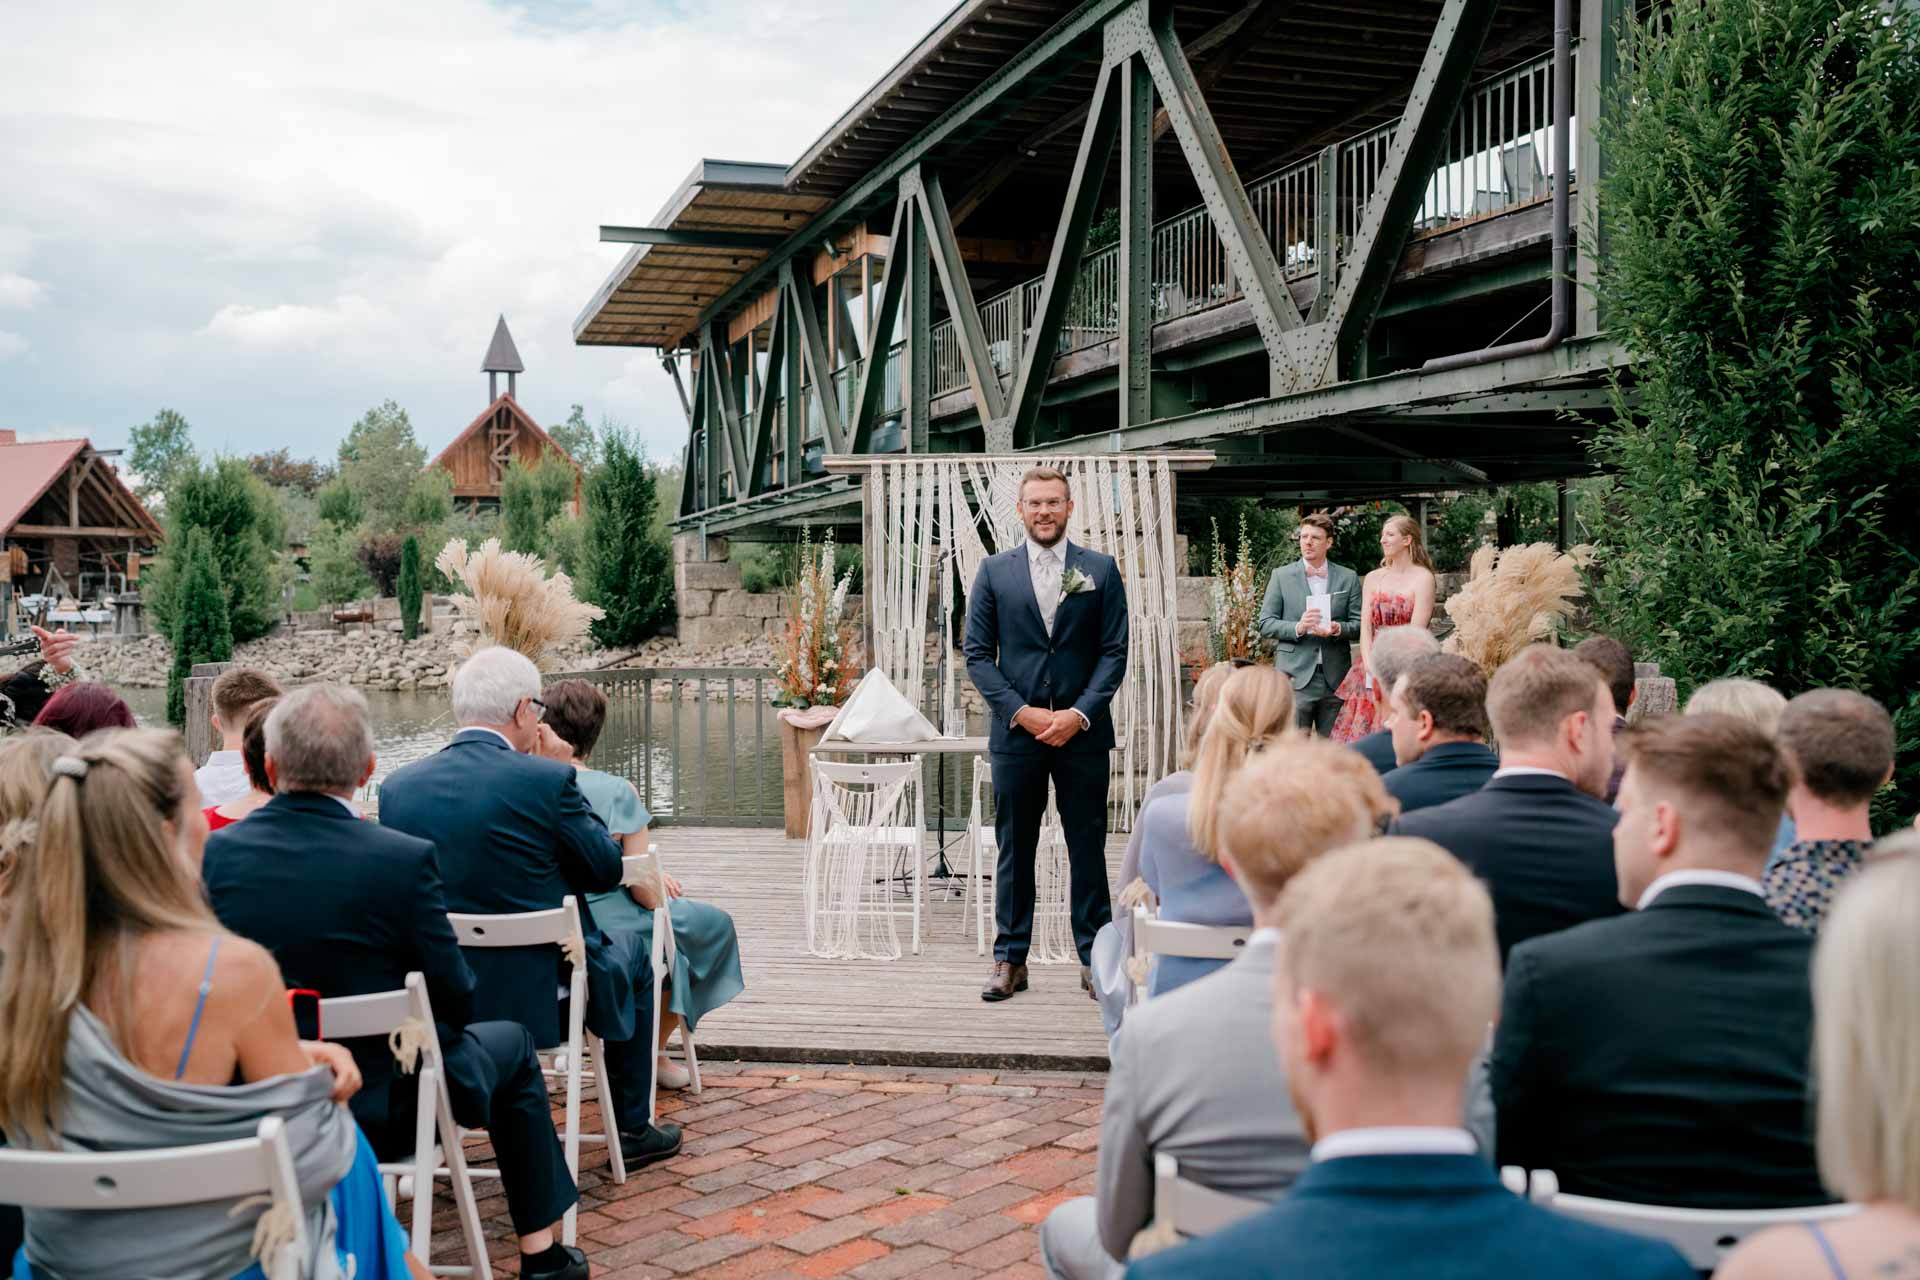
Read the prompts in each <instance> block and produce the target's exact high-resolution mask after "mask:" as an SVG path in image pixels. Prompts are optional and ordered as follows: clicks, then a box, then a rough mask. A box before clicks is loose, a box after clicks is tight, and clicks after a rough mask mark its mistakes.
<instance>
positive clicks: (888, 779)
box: [813, 758, 920, 787]
mask: <svg viewBox="0 0 1920 1280" xmlns="http://www.w3.org/2000/svg"><path fill="white" fill-rule="evenodd" d="M813 771H814V773H815V774H816V775H817V776H819V777H821V778H824V779H826V780H827V781H828V782H833V783H838V784H839V785H841V786H843V787H857V786H866V787H887V786H892V785H893V784H894V783H896V782H905V781H910V780H912V779H913V778H916V777H918V776H919V774H920V762H919V761H917V760H902V761H900V762H898V763H896V764H848V763H844V762H841V761H835V760H821V759H818V758H816V759H815V760H814V762H813Z"/></svg>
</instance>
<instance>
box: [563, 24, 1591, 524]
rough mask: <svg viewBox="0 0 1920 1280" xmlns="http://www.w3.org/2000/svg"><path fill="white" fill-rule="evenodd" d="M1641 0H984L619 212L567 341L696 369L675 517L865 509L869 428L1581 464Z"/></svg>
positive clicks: (1579, 469) (1423, 479)
mask: <svg viewBox="0 0 1920 1280" xmlns="http://www.w3.org/2000/svg"><path fill="white" fill-rule="evenodd" d="M1616 4H1617V0H1584V3H1583V4H1581V5H1580V6H1578V9H1577V10H1576V9H1575V8H1574V6H1571V5H1567V6H1565V7H1564V8H1563V10H1562V13H1563V16H1571V15H1573V14H1575V13H1577V23H1578V30H1579V34H1580V36H1581V39H1580V40H1579V41H1577V42H1573V41H1569V42H1568V43H1567V46H1566V47H1563V48H1562V49H1561V50H1559V56H1558V57H1556V56H1555V49H1554V40H1553V34H1554V31H1553V28H1554V19H1553V17H1552V16H1551V14H1550V13H1549V9H1550V8H1551V6H1545V5H1540V4H1537V3H1500V2H1499V0H1369V3H1368V4H1367V5H1364V6H1361V7H1359V8H1355V7H1354V6H1352V5H1350V4H1318V3H1307V2H1306V0H1248V2H1247V3H1244V4H1227V3H1216V4H1212V5H1207V4H1185V3H1179V4H1164V5H1163V4H1160V3H1147V2H1146V0H1083V3H1081V4H1079V5H1077V6H1070V5H1067V4H1064V3H1053V2H1050V0H972V2H971V3H967V4H963V5H962V6H961V7H960V8H958V9H956V10H955V11H954V14H953V15H950V16H949V18H948V20H947V21H946V22H945V23H943V24H942V27H941V28H940V29H938V30H936V31H935V32H934V33H932V34H930V35H929V37H928V38H927V40H926V41H923V42H922V44H921V46H920V47H919V48H917V49H916V51H915V52H914V54H912V55H910V56H909V57H908V58H907V59H904V60H903V61H902V63H901V64H900V65H899V66H898V67H896V68H895V70H894V71H893V72H892V73H890V74H889V77H888V79H887V80H884V81H883V82H882V83H881V84H880V85H878V86H876V87H875V89H874V90H873V91H872V92H871V93H869V94H868V95H867V97H866V98H865V99H864V100H863V102H862V103H861V104H860V105H859V106H857V107H856V108H855V109H854V111H852V112H850V113H849V115H848V116H847V117H845V118H843V120H842V121H841V122H840V123H839V124H838V125H837V126H836V128H835V129H834V130H833V131H830V132H829V134H828V135H826V136H825V137H823V139H822V140H821V142H820V143H818V144H816V146H815V147H814V148H812V149H810V151H809V152H808V154H807V155H806V156H803V157H802V159H801V161H800V162H798V163H796V164H795V165H794V166H791V167H789V168H787V169H785V170H784V171H781V170H778V169H776V168H775V167H774V166H737V165H736V166H724V168H725V169H726V172H725V173H724V174H722V173H719V172H718V171H717V168H716V169H715V170H714V171H713V172H711V173H710V175H709V178H708V180H702V175H701V174H696V178H695V179H694V180H690V183H689V185H688V187H686V188H683V190H682V191H681V192H680V193H678V194H677V195H676V196H675V198H674V200H673V201H672V202H670V204H669V207H668V208H667V209H665V210H663V211H662V215H661V217H660V218H659V219H657V220H656V221H658V222H660V223H661V224H662V225H661V226H658V227H651V228H607V229H605V238H608V239H614V240H624V241H628V242H632V243H635V244H636V246H637V247H636V248H635V249H634V250H633V251H632V252H630V253H629V254H628V256H627V258H626V260H625V261H623V263H622V264H621V267H620V269H619V270H618V271H616V272H615V273H614V276H613V277H612V278H611V279H610V280H609V281H608V283H607V285H606V286H605V287H604V288H603V289H602V290H601V292H600V295H599V296H598V297H597V298H596V299H595V301H594V302H593V304H591V305H590V306H589V307H588V309H587V311H586V312H585V313H584V314H583V315H582V316H581V319H580V321H579V322H578V324H577V325H576V339H577V340H578V341H580V342H582V343H604V344H609V345H645V346H654V347H657V348H659V349H660V350H661V351H662V353H663V357H664V358H665V360H666V362H667V364H668V367H669V368H670V369H671V370H672V372H673V375H674V377H675V378H676V379H677V380H678V379H680V378H681V377H682V371H683V370H684V371H685V373H686V375H687V381H685V382H683V383H682V386H683V393H682V394H683V403H684V404H685V405H686V408H687V411H688V421H689V443H688V447H687V452H686V456H685V461H686V465H687V477H688V478H687V483H686V485H685V488H684V491H683V494H682V501H681V505H680V509H679V513H678V514H679V521H678V524H679V527H681V528H683V529H689V530H692V529H698V530H704V531H706V532H709V533H713V534H727V535H729V536H732V537H735V538H747V539H755V538H781V537H785V536H791V535H792V533H793V532H794V531H795V530H797V529H798V528H800V527H803V526H818V525H822V524H834V525H845V526H848V527H849V528H851V527H853V526H855V525H857V521H858V509H859V494H858V491H857V490H856V489H855V488H853V487H852V482H851V481H850V480H849V479H847V478H846V477H843V476H837V475H829V474H827V472H826V469H825V467H824V465H823V459H824V458H825V457H826V456H829V455H836V454H848V453H852V454H861V453H894V452H900V451H906V452H917V451H935V452H944V451H965V452H980V451H990V452H1002V451H1007V450H1026V451H1033V452H1035V453H1036V454H1039V453H1045V452H1049V451H1061V452H1066V451H1072V452H1089V451H1099V450H1106V449H1131V448H1156V449H1165V448H1196V447H1199V448H1209V449H1212V450H1213V451H1215V453H1216V454H1217V455H1218V458H1219V463H1218V465H1217V466H1216V467H1214V468H1213V469H1212V470H1211V471H1208V472H1204V473H1198V474H1192V475H1188V476H1185V477H1183V479H1182V484H1181V493H1180V496H1181V505H1182V508H1183V510H1184V511H1187V512H1189V513H1194V514H1198V513H1199V512H1201V511H1203V510H1204V506H1205V503H1206V502H1207V500H1208V499H1210V498H1220V497H1256V498H1261V499H1266V500H1271V501H1275V502H1286V503H1292V502H1310V503H1329V504H1337V503H1342V502H1349V501H1359V500H1365V499H1371V498H1379V497H1398V498H1413V497H1418V496H1422V495H1429V494H1433V493H1439V492H1445V491H1452V490H1459V489H1466V488H1477V487H1485V486H1489V485H1497V484H1505V483H1513V482H1518V481H1525V480H1537V479H1556V478H1566V477H1570V476H1575V475H1580V474H1584V473H1586V472H1587V471H1588V470H1589V466H1590V464H1589V462H1588V459H1587V450H1586V444H1587V440H1588V438H1589V436H1590V434H1591V432H1592V430H1593V429H1594V426H1595V425H1596V424H1598V423H1601V422H1604V421H1605V420H1606V419H1607V417H1608V416H1610V414H1611V412H1612V403H1613V398H1612V394H1611V392H1610V391H1609V388H1608V384H1609V379H1610V376H1611V374H1612V371H1613V370H1614V369H1615V368H1616V367H1617V366H1618V365H1619V363H1620V353H1619V351H1618V350H1617V348H1615V347H1614V346H1613V345H1612V344H1610V343H1609V342H1607V340H1606V339H1605V337H1604V336H1603V335H1601V334H1600V333H1599V316H1598V314H1597V312H1596V309H1595V305H1594V303H1593V300H1592V293H1591V285H1592V282H1593V278H1594V274H1595V271H1594V261H1593V258H1594V256H1595V254H1594V252H1593V249H1592V246H1591V244H1587V245H1579V244H1574V243H1572V238H1571V237H1570V236H1568V235H1567V234H1566V233H1565V229H1566V228H1567V227H1580V226H1589V227H1590V226H1594V225H1598V219H1597V216H1596V214H1597V200H1596V198H1595V193H1594V190H1593V188H1594V187H1595V186H1596V185H1597V184H1594V183H1592V182H1588V183H1586V184H1584V185H1583V184H1582V183H1581V182H1580V179H1581V178H1582V177H1586V176H1590V175H1593V174H1596V173H1598V171H1599V151H1598V147H1597V143H1596V142H1595V140H1594V138H1593V131H1592V130H1591V128H1590V127H1588V126H1589V124H1590V122H1591V121H1593V120H1594V119H1595V118H1596V117H1597V115H1598V114H1599V104H1600V102H1601V101H1602V78H1603V76H1604V74H1605V73H1606V71H1607V67H1606V61H1607V59H1606V57H1605V54H1606V52H1607V51H1606V49H1605V48H1604V42H1605V40H1606V32H1607V30H1608V29H1609V28H1608V26H1607V24H1608V23H1609V22H1610V21H1611V19H1612V17H1613V16H1614V15H1615V14H1617V9H1616V8H1615V5H1616ZM1014 32H1018V33H1022V34H1021V35H1020V38H1019V39H1018V40H1014V39H1012V38H1011V36H1010V35H1009V34H1008V33H1014ZM1003 38H1005V39H1006V40H1007V43H1006V44H1005V46H1004V48H1002V47H1001V46H1000V45H999V44H996V41H1000V40H1002V39H1003ZM1556 88H1559V89H1560V90H1561V92H1560V93H1559V94H1558V95H1556V92H1555V90H1556ZM1556 128H1559V129H1562V130H1565V132H1566V135H1567V138H1568V139H1569V141H1568V142H1567V143H1566V144H1564V145H1565V149H1564V150H1558V149H1556V147H1555V146H1554V145H1553V144H1554V135H1555V130H1556ZM1234 158H1238V159H1240V160H1241V161H1242V162H1243V163H1246V162H1248V161H1251V162H1252V163H1251V164H1250V166H1249V168H1250V170H1251V171H1252V172H1255V173H1258V174H1259V175H1260V176H1258V177H1256V178H1254V179H1252V180H1249V181H1243V180H1242V179H1241V178H1240V176H1239V173H1238V171H1237V170H1236V168H1235V164H1234ZM710 165H711V162H710ZM1556 183H1559V184H1562V193H1561V194H1562V197H1563V200H1564V202H1565V203H1564V205H1563V207H1564V208H1565V210H1566V212H1565V213H1564V215H1562V217H1564V222H1563V223H1562V227H1561V230H1562V234H1561V237H1560V238H1561V243H1562V245H1563V249H1562V254H1563V256H1562V257H1561V258H1560V259H1559V261H1562V262H1564V263H1565V264H1566V265H1565V270H1564V272H1563V273H1562V274H1561V276H1560V278H1561V279H1562V280H1564V281H1565V282H1566V285H1565V290H1566V291H1565V293H1563V294H1562V296H1561V297H1560V298H1558V299H1555V298H1554V296H1553V295H1554V292H1555V270H1554V267H1555V262H1556V259H1555V256H1554V244H1555V239H1556V212H1555V202H1554V200H1553V198H1552V197H1553V195H1554V188H1555V185H1556ZM1165 209H1178V210H1183V211H1182V212H1179V213H1175V214H1173V215H1172V216H1162V217H1158V218H1156V216H1155V215H1156V212H1157V211H1159V210H1165ZM796 228H797V230H796ZM1583 249H1584V250H1585V252H1583V251H1582V250H1583ZM1576 285H1577V286H1578V287H1576ZM989 291H991V292H989ZM1556 306H1557V307H1558V308H1561V309H1564V310H1565V311H1566V312H1567V315H1568V322H1567V324H1566V326H1565V331H1564V335H1563V336H1564V338H1565V340H1564V341H1562V342H1560V343H1558V344H1557V345H1553V346H1551V347H1549V348H1547V349H1539V350H1528V349H1524V348H1521V347H1517V346H1515V345H1513V344H1515V340H1516V339H1528V338H1533V337H1535V336H1536V335H1538V334H1541V333H1543V332H1545V331H1546V330H1547V329H1548V321H1549V315H1550V314H1552V313H1553V312H1554V311H1555V310H1556ZM1489 349H1496V350H1497V351H1498V353H1499V354H1498V356H1497V358H1489V359H1485V360H1484V362H1480V363H1467V364H1460V363H1457V362H1456V363H1454V364H1451V365H1448V366H1447V367H1442V368H1433V369H1427V370H1424V371H1423V366H1426V365H1428V363H1429V362H1430V361H1434V360H1436V359H1445V358H1447V357H1453V356H1457V355H1459V354H1460V353H1465V352H1480V353H1483V355H1487V356H1492V355H1494V351H1492V350H1489ZM687 387H690V388H691V390H690V393H689V392H688V391H687V390H685V389H684V388H687Z"/></svg>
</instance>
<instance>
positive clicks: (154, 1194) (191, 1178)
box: [0, 1116, 312, 1280]
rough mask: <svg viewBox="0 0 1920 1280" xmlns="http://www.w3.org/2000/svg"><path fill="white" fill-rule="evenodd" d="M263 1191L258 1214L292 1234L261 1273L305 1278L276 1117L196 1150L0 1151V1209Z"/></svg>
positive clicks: (108, 1205)
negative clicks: (286, 1225)
mask: <svg viewBox="0 0 1920 1280" xmlns="http://www.w3.org/2000/svg"><path fill="white" fill-rule="evenodd" d="M262 1194H265V1195H268V1196H271V1197H272V1198H273V1204H272V1205H271V1206H270V1207H269V1208H267V1209H263V1210H262V1211H261V1213H262V1215H264V1214H266V1213H284V1214H286V1215H287V1216H288V1217H289V1218H290V1219H291V1227H292V1232H293V1234H292V1238H291V1239H289V1240H288V1241H287V1242H286V1243H285V1244H284V1245H283V1246H281V1255H280V1257H278V1258H277V1259H276V1258H262V1259H260V1262H261V1265H262V1268H263V1269H264V1270H265V1271H266V1272H267V1273H268V1274H269V1275H291V1276H293V1277H295V1278H296V1280H299V1278H301V1277H304V1276H306V1275H307V1274H308V1266H307V1263H308V1260H309V1256H310V1255H309V1250H310V1248H311V1247H312V1242H311V1241H310V1240H309V1239H308V1236H307V1213H306V1206H305V1205H304V1204H302V1203H301V1200H300V1180H299V1178H298V1177H297V1176H296V1175H295V1173H294V1168H293V1152H292V1149H291V1148H290V1147H289V1146H288V1145H287V1130H286V1124H285V1123H284V1122H283V1121H282V1120H280V1119H279V1118H278V1117H276V1116H269V1117H267V1118H266V1119H265V1120H262V1121H261V1122H260V1127H259V1128H258V1129H256V1130H255V1131H254V1136H253V1137H251V1138H236V1139H234V1140H233V1141H231V1142H209V1143H205V1144H203V1145H201V1146H195V1147H159V1148H155V1149H153V1150H150V1151H107V1152H100V1153H97V1154H96V1153H92V1152H88V1153H85V1154H80V1153H76V1152H66V1151H22V1150H20V1149H19V1148H17V1147H0V1204H12V1205H19V1206H21V1207H22V1208H26V1209H66V1210H75V1211H85V1210H89V1209H106V1210H113V1209H155V1208H161V1207H164V1206H170V1205H186V1204H205V1203H208V1202H210V1201H218V1200H232V1201H235V1202H236V1203H238V1202H240V1201H243V1200H246V1199H248V1198H249V1197H252V1196H257V1195H262ZM281 1267H284V1268H285V1270H284V1271H282V1270H280V1269H278V1268H281Z"/></svg>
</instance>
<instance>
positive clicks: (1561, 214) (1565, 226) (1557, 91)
mask: <svg viewBox="0 0 1920 1280" xmlns="http://www.w3.org/2000/svg"><path fill="white" fill-rule="evenodd" d="M1572 123H1573V0H1553V282H1552V284H1553V319H1552V321H1551V322H1550V323H1549V324H1548V325H1547V331H1546V333H1544V334H1542V335H1541V336H1540V337H1538V338H1530V339H1528V340H1526V341H1524V342H1508V343H1503V344H1502V345H1500V346H1497V347H1482V348H1481V349H1480V350H1478V351H1462V352H1460V353H1459V354H1458V355H1451V356H1438V357H1436V358H1434V359H1432V360H1429V361H1427V362H1426V363H1425V364H1423V365H1421V366H1420V372H1422V373H1441V372H1444V371H1446V370H1448V369H1465V368H1469V367H1471V366H1473V365H1480V364H1490V363H1492V362H1493V361H1495V360H1505V359H1507V358H1508V357H1510V356H1531V355H1537V354H1539V353H1540V352H1542V351H1551V350H1552V349H1553V348H1555V347H1557V346H1559V345H1560V344H1561V342H1562V341H1564V340H1565V339H1566V336H1567V330H1568V329H1569V328H1571V327H1572V313H1573V282H1572V281H1571V280H1570V279H1569V278H1568V276H1567V248H1568V245H1569V243H1570V242H1571V240H1572V238H1573V235H1572V230H1573V228H1572V223H1573V215H1572V201H1571V200H1570V199H1569V198H1568V186H1569V184H1570V170H1571V169H1572V167H1573V165H1572V160H1571V157H1570V155H1569V153H1570V152H1571V151H1572V149H1573V148H1572V145H1571V139H1570V137H1569V136H1568V135H1570V134H1571V133H1572V131H1573V130H1572ZM1593 124H1594V122H1593V121H1591V120H1589V121H1588V122H1587V127H1588V128H1589V129H1591V128H1592V127H1593ZM1592 180H1593V179H1592V177H1591V176H1589V181H1592Z"/></svg>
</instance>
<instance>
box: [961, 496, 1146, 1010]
mask: <svg viewBox="0 0 1920 1280" xmlns="http://www.w3.org/2000/svg"><path fill="white" fill-rule="evenodd" d="M1072 514H1073V497H1072V494H1071V493H1070V492H1069V491H1068V488H1067V478H1066V476H1064V475H1062V474H1061V473H1060V472H1058V471H1056V470H1054V469H1053V468H1051V467H1035V468H1033V469H1032V470H1030V471H1028V472H1027V474H1026V475H1025V476H1024V477H1023V478H1022V479H1021V481H1020V522H1021V524H1023V525H1024V526H1026V531H1027V537H1026V540H1025V541H1024V542H1023V543H1021V544H1020V545H1019V546H1017V547H1013V548H1011V549H1009V550H1006V551H1002V552H1000V553H999V554H998V555H994V556H989V557H988V558H987V560H986V562H985V563H984V564H982V565H981V566H980V575H979V577H977V578H976V579H974V584H973V594H972V596H971V597H970V598H969V599H968V601H967V634H966V643H965V650H966V657H967V675H968V676H969V677H970V678H971V679H972V680H973V684H974V687H975V688H977V689H979V690H980V696H981V697H983V698H985V699H986V702H987V706H988V708H989V709H990V710H991V711H992V713H993V723H992V728H991V730H990V736H989V740H988V741H989V745H990V749H991V752H992V757H993V804H994V820H993V832H994V840H995V845H996V847H997V848H998V849H999V854H1000V857H999V865H998V867H997V868H996V869H995V875H994V925H995V933H994V941H993V974H992V976H991V977H990V978H989V979H988V980H987V985H986V986H985V988H983V989H982V990H981V992H980V998H981V999H983V1000H1005V999H1006V998H1007V997H1008V996H1011V995H1012V994H1013V993H1014V992H1016V991H1024V990H1026V989H1027V946H1028V943H1029V941H1030V940H1031V938H1032V935H1033V892H1034V889H1033V861H1034V851H1035V848H1036V846H1037V845H1038V844H1039V840H1040V822H1041V819H1042V817H1043V816H1044V815H1045V813H1046V809H1047V784H1048V782H1049V781H1051V782H1052V783H1053V797H1054V803H1055V806H1056V807H1057V808H1058V810H1059V814H1060V826H1061V829H1062V832H1063V833H1064V835H1065V836H1066V841H1067V862H1068V866H1069V868H1070V870H1071V872H1072V894H1071V910H1072V915H1073V940H1074V945H1075V948H1076V949H1077V950H1078V951H1079V953H1080V984H1081V986H1082V987H1084V988H1085V989H1086V990H1087V991H1089V992H1091V991H1092V990H1093V986H1092V980H1091V977H1090V970H1089V969H1088V965H1089V964H1090V962H1091V958H1092V954H1093V935H1094V934H1095V933H1096V932H1098V931H1099V928H1100V926H1101V925H1103V924H1105V923H1107V922H1108V921H1109V920H1111V919H1112V918H1113V904H1112V900H1111V897H1110V894H1109V890H1108V887H1107V767H1108V766H1107V757H1108V753H1109V752H1111V751H1112V750H1113V714H1112V712H1111V711H1110V710H1109V709H1108V704H1109V703H1111V702H1112V701H1113V695H1114V692H1115V690H1117V689H1119V687H1120V681H1121V679H1122V678H1123V677H1124V676H1125V675H1126V674H1127V595H1126V588H1125V586H1124V585H1123V584H1122V582H1121V580H1120V572H1119V569H1118V567H1117V566H1115V564H1114V562H1113V557H1112V556H1107V555H1102V554H1101V553H1100V552H1098V551H1092V550H1089V549H1088V548H1086V547H1076V546H1074V545H1073V544H1072V543H1070V542H1068V541H1067V520H1068V518H1069V517H1070V516H1071V515H1072Z"/></svg>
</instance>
